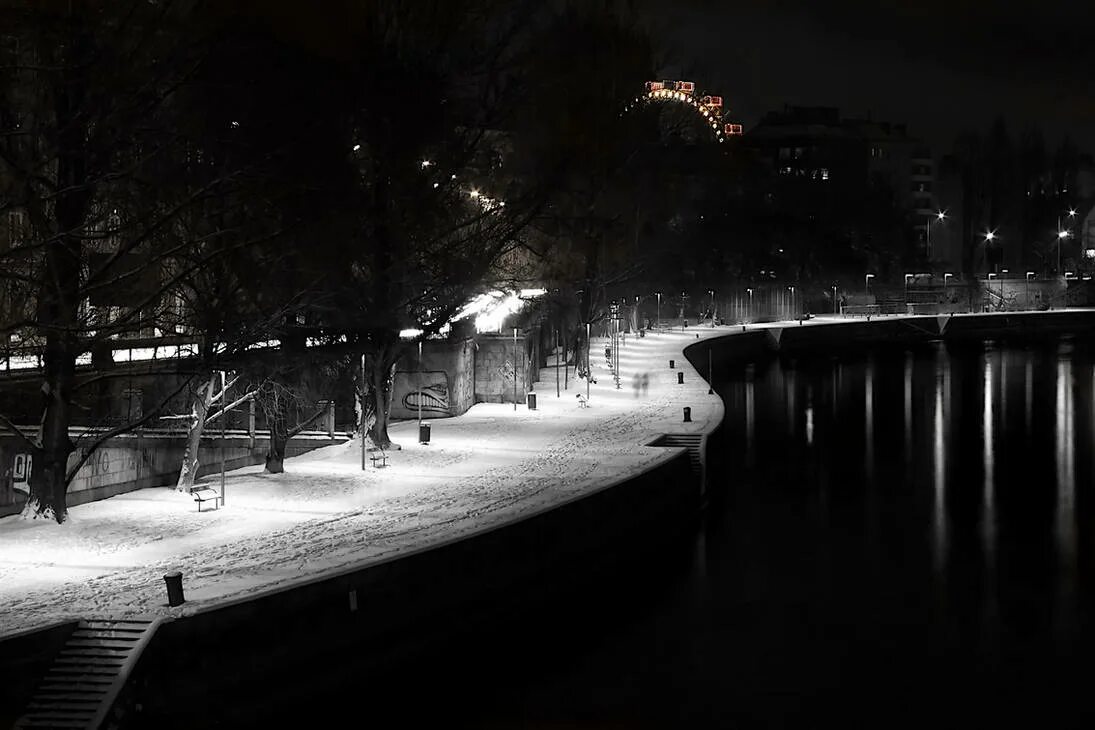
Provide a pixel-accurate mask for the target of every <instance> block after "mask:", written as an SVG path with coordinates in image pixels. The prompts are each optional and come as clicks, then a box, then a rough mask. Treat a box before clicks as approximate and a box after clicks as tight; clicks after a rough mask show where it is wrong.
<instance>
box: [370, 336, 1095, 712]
mask: <svg viewBox="0 0 1095 730" xmlns="http://www.w3.org/2000/svg"><path fill="white" fill-rule="evenodd" d="M716 380H717V381H718V383H717V389H718V391H719V392H720V393H721V394H722V396H723V397H724V399H725V402H726V405H727V416H726V421H725V424H724V426H723V428H722V429H721V431H720V432H719V433H718V434H717V435H716V436H715V437H714V438H713V440H712V443H711V445H710V447H709V454H710V455H711V459H712V463H711V469H712V470H713V478H712V480H711V481H712V484H711V486H712V501H711V504H710V507H709V509H708V510H707V512H706V513H705V515H704V517H703V519H702V524H701V525H700V526H699V529H698V530H697V532H696V534H695V535H694V537H693V538H691V539H690V540H689V541H687V542H688V544H683V545H679V546H677V547H676V548H672V549H667V550H666V551H665V554H664V559H662V560H655V561H650V562H644V564H643V565H642V566H638V568H637V569H632V570H628V571H623V572H621V575H620V577H619V579H618V580H615V581H613V582H611V583H606V582H599V583H597V584H596V585H586V586H584V587H582V588H580V589H577V590H573V591H570V592H567V593H566V594H565V597H562V598H560V599H559V600H557V601H554V602H551V603H550V604H545V605H541V606H536V607H525V608H521V609H518V610H517V611H516V612H515V614H514V615H511V616H509V617H508V619H507V620H506V621H505V622H504V624H503V625H500V626H498V627H496V631H488V632H483V633H477V634H476V635H474V636H472V637H469V638H467V639H465V640H464V643H462V644H460V645H458V646H455V647H450V648H448V649H446V650H445V652H443V653H442V654H441V656H433V657H428V658H426V659H424V660H423V662H422V663H421V664H419V665H418V666H416V667H413V668H411V669H410V670H406V669H403V670H400V673H399V674H398V675H397V676H395V677H393V678H392V679H391V683H392V686H398V687H400V688H402V690H403V691H404V692H407V691H409V692H410V695H411V699H408V700H406V701H405V702H406V704H405V705H403V704H401V705H399V708H397V711H396V717H400V716H401V717H403V719H405V720H406V721H407V722H410V723H411V724H414V721H415V719H416V718H417V719H419V720H423V721H424V720H426V719H431V720H436V721H441V722H443V723H444V724H446V725H448V726H474V727H498V728H502V727H530V728H532V727H535V728H549V727H550V728H564V727H565V728H577V727H582V728H587V727H588V728H594V727H595V728H625V727H673V728H681V727H757V726H769V727H784V726H793V727H819V726H829V725H837V726H842V727H871V728H886V727H963V728H966V727H984V726H988V725H997V726H999V725H1001V724H1003V725H1007V726H1017V725H1021V726H1027V727H1065V726H1076V727H1079V726H1084V727H1090V726H1091V721H1092V719H1093V712H1092V708H1093V707H1095V693H1093V692H1092V687H1093V683H1095V653H1093V652H1092V648H1093V647H1092V643H1093V642H1092V636H1093V630H1092V629H1093V626H1092V616H1093V615H1095V611H1093V608H1095V591H1093V589H1092V585H1093V583H1092V580H1091V578H1092V573H1093V564H1092V560H1093V556H1095V549H1093V548H1095V539H1093V538H1095V530H1093V527H1092V524H1093V517H1095V499H1093V494H1092V487H1093V484H1095V449H1092V448H1091V447H1092V444H1093V442H1095V429H1093V422H1095V421H1093V413H1095V389H1093V384H1095V343H1093V342H1091V341H1071V340H1067V339H1065V340H1061V341H1053V342H1049V343H1046V342H1041V343H1038V344H1029V345H1024V344H1017V343H1012V344H1005V343H1000V342H982V343H978V342H973V343H968V344H962V345H950V344H948V345H944V344H942V343H935V344H928V345H924V346H919V347H915V348H913V349H904V348H896V349H890V348H876V349H874V350H872V351H864V352H861V353H853V354H842V355H841V356H840V357H830V356H821V355H819V356H814V357H808V358H802V359H798V360H788V359H782V360H781V359H778V358H773V359H770V360H767V361H764V362H758V363H755V364H752V365H748V366H745V365H742V366H740V367H735V368H734V369H733V370H730V371H727V372H723V373H721V374H717V377H716ZM416 693H417V694H416ZM402 709H405V710H406V712H405V713H404V714H401V713H400V710H402ZM363 715H364V716H366V717H367V716H368V712H367V711H366V712H364V713H363Z"/></svg>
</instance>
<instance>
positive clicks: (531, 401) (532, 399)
mask: <svg viewBox="0 0 1095 730" xmlns="http://www.w3.org/2000/svg"><path fill="white" fill-rule="evenodd" d="M525 397H526V399H527V403H528V409H529V410H530V411H535V410H536V394H535V393H529V394H528V395H527V396H525Z"/></svg>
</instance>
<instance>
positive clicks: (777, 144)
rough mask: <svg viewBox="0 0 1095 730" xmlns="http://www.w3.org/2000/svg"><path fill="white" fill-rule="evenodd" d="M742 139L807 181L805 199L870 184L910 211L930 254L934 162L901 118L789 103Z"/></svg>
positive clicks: (827, 197)
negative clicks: (893, 120) (878, 117)
mask: <svg viewBox="0 0 1095 730" xmlns="http://www.w3.org/2000/svg"><path fill="white" fill-rule="evenodd" d="M745 142H746V145H747V146H748V147H750V148H751V149H753V150H754V151H755V152H756V153H757V154H758V155H759V157H760V158H761V159H762V160H764V161H765V162H766V163H767V164H768V166H770V168H771V171H772V172H773V173H774V175H775V176H776V178H777V180H778V179H780V178H783V179H789V180H801V181H803V182H808V183H810V186H809V187H810V189H811V193H810V194H809V195H808V196H804V197H803V200H804V201H806V202H805V204H806V205H807V206H808V207H809V206H816V207H817V208H818V209H819V210H820V209H825V208H829V207H831V206H832V204H833V202H834V201H836V200H845V199H855V197H856V196H859V195H861V194H862V193H863V192H864V191H867V190H873V191H875V192H876V193H878V192H881V193H883V196H884V197H885V198H887V199H888V200H890V201H891V202H892V205H893V206H895V207H896V208H897V209H898V210H899V211H901V212H902V213H904V214H905V215H907V217H908V220H909V225H910V226H911V227H912V229H913V231H912V233H913V235H914V236H915V237H916V240H917V245H918V247H919V250H920V252H921V253H922V254H923V255H924V257H926V258H932V254H933V253H934V249H935V247H936V246H935V244H936V241H937V228H936V227H935V226H934V225H932V223H931V220H932V216H933V215H935V213H936V212H937V211H938V209H939V205H938V201H937V199H936V190H935V186H936V165H935V161H934V159H933V157H932V154H931V152H930V150H929V149H928V148H927V146H926V145H925V144H924V143H923V142H922V141H921V140H919V139H917V138H915V137H912V136H910V135H909V134H908V130H907V128H906V126H905V125H904V124H893V123H890V122H884V121H875V120H873V119H870V118H866V119H857V118H845V117H842V116H841V114H840V110H839V109H838V108H836V107H801V106H787V107H784V109H783V110H781V111H773V112H769V113H768V114H766V115H765V116H764V118H763V119H762V120H761V121H760V123H759V124H757V126H755V127H754V128H753V129H751V130H749V132H747V133H746V135H745ZM929 226H931V229H930V230H929ZM929 236H930V237H931V241H930V244H931V245H929Z"/></svg>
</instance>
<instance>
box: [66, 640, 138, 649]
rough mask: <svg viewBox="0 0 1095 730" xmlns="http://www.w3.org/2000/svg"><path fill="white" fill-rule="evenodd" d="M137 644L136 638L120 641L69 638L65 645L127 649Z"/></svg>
mask: <svg viewBox="0 0 1095 730" xmlns="http://www.w3.org/2000/svg"><path fill="white" fill-rule="evenodd" d="M136 644H137V639H134V640H132V641H122V640H119V639H85V638H79V639H69V640H68V642H67V644H66V645H65V646H66V647H73V648H74V647H89V648H91V647H94V648H97V649H115V650H122V651H129V650H130V649H132V648H134V645H136Z"/></svg>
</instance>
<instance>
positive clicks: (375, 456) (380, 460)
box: [369, 451, 388, 469]
mask: <svg viewBox="0 0 1095 730" xmlns="http://www.w3.org/2000/svg"><path fill="white" fill-rule="evenodd" d="M369 461H371V462H373V466H374V467H375V468H377V469H382V468H384V467H386V466H387V465H388V455H387V454H386V453H384V452H383V451H374V452H373V453H372V455H371V456H370V457H369Z"/></svg>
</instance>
